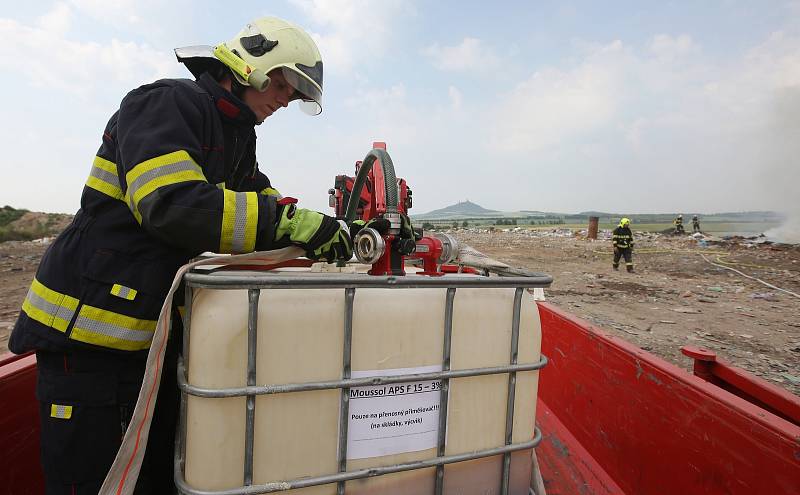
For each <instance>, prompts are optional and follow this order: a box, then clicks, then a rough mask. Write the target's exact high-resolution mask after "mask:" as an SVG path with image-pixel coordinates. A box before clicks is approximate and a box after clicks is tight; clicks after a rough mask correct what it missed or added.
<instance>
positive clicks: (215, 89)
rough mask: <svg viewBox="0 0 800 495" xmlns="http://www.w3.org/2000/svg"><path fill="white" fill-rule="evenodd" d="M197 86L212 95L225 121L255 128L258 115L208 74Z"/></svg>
mask: <svg viewBox="0 0 800 495" xmlns="http://www.w3.org/2000/svg"><path fill="white" fill-rule="evenodd" d="M197 84H199V85H200V87H201V88H203V89H204V90H206V91H208V94H210V95H211V98H212V99H213V100H214V105H215V106H216V107H217V111H218V112H219V115H220V117H222V120H223V121H225V122H227V123H231V124H234V125H236V126H240V127H247V128H250V129H252V128H253V127H255V125H256V114H254V113H253V111H252V110H250V107H248V106H247V104H245V103H244V102H243V101H242V100H240V99H239V98H237V97H235V96H234V95H233V94H232V93H231V92H230V91H228V90H227V89H225V88H223V87H222V86H220V85H219V83H218V82H217V81H215V80H214V78H213V77H211V76H210V75H209V74H208V73H207V72H206V73H203V74H202V75H201V76H200V77H198V78H197Z"/></svg>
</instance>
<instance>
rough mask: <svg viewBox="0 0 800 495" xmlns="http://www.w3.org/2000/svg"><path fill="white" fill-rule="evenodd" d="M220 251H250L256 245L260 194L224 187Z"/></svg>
mask: <svg viewBox="0 0 800 495" xmlns="http://www.w3.org/2000/svg"><path fill="white" fill-rule="evenodd" d="M222 193H223V205H222V225H221V227H220V239H219V249H220V251H219V252H220V253H249V252H252V251H253V250H255V247H256V232H257V230H258V195H257V194H256V193H254V192H236V191H231V190H229V189H224V190H223V191H222Z"/></svg>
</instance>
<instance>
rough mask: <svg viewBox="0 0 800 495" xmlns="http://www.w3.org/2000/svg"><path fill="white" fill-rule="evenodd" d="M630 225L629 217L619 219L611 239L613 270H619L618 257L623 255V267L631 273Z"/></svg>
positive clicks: (631, 236)
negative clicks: (612, 245)
mask: <svg viewBox="0 0 800 495" xmlns="http://www.w3.org/2000/svg"><path fill="white" fill-rule="evenodd" d="M630 225H631V221H630V219H628V218H623V219H622V220H620V221H619V226H618V227H617V228H616V229H614V233H613V235H612V237H611V240H612V243H613V244H614V270H619V259H620V258H621V257H625V268H626V269H627V270H628V272H629V273H633V233H632V232H631V228H630Z"/></svg>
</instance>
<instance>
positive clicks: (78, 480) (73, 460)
mask: <svg viewBox="0 0 800 495" xmlns="http://www.w3.org/2000/svg"><path fill="white" fill-rule="evenodd" d="M170 344H172V342H170ZM172 347H173V349H170V346H169V345H168V346H167V356H166V357H165V363H164V370H163V372H162V380H161V386H160V389H159V393H158V399H157V401H156V408H155V412H154V416H153V422H152V426H151V428H150V437H149V441H148V444H147V449H146V451H145V457H144V461H143V464H142V469H141V472H140V474H139V479H138V481H137V484H136V489H135V491H134V493H136V494H159V495H160V494H170V493H173V492H174V491H175V490H174V482H173V474H172V472H173V451H174V439H175V424H176V420H177V412H178V397H179V396H178V393H177V388H176V378H175V376H176V370H175V368H176V359H175V358H174V355H175V352H174V347H175V346H172ZM171 355H172V356H173V357H172V358H171ZM36 360H37V367H38V383H37V388H36V397H37V399H38V401H39V416H40V420H41V460H42V468H43V471H44V476H45V486H46V494H47V495H84V494H85V495H96V494H97V492H98V491H99V490H100V486H102V484H103V480H104V479H105V477H106V473H107V472H108V469H109V468H110V467H111V464H112V463H113V461H114V457H115V456H116V454H117V450H118V449H119V446H120V444H121V442H122V437H123V435H124V434H125V430H126V429H127V427H128V424H129V423H130V419H131V415H132V414H133V409H134V406H135V405H136V399H137V397H138V395H139V389H140V388H141V384H142V378H143V375H144V358H143V357H132V356H126V355H121V354H119V353H111V352H104V351H95V352H91V351H87V352H81V353H77V352H69V353H61V352H45V351H38V352H37V353H36ZM54 406H69V407H70V408H71V409H69V413H68V414H67V413H65V410H66V409H65V407H62V408H61V409H60V410H59V409H56V408H54ZM66 416H68V417H66Z"/></svg>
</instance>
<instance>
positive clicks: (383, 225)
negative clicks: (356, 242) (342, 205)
mask: <svg viewBox="0 0 800 495" xmlns="http://www.w3.org/2000/svg"><path fill="white" fill-rule="evenodd" d="M389 227H390V222H389V220H386V219H385V218H373V219H371V220H370V221H368V222H365V221H364V220H356V221H354V222H353V223H351V224H350V236H351V237H350V238H351V239H355V238H356V235H357V234H358V233H359V232H361V229H363V228H370V229H375V230H376V231H378V233H379V234H380V235H386V233H387V232H389Z"/></svg>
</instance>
